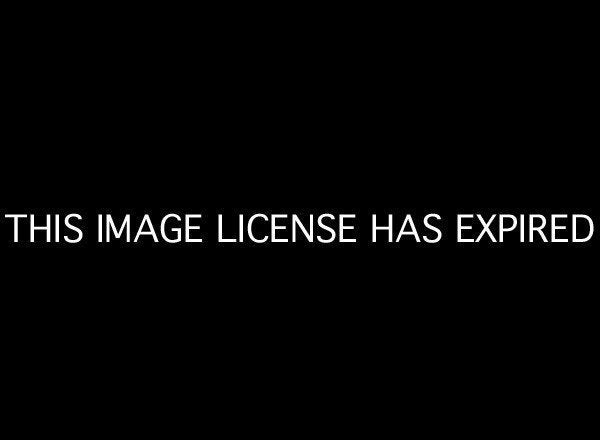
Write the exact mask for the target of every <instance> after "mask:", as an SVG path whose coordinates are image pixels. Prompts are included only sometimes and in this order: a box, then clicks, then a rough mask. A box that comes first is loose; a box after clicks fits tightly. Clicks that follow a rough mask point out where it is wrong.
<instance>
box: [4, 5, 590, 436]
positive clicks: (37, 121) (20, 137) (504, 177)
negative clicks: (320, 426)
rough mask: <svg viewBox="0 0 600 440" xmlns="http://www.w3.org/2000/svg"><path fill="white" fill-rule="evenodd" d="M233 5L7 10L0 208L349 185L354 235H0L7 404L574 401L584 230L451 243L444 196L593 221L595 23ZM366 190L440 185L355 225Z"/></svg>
mask: <svg viewBox="0 0 600 440" xmlns="http://www.w3.org/2000/svg"><path fill="white" fill-rule="evenodd" d="M52 12H57V11H52ZM153 12H157V11H153ZM163 12H164V11H163ZM247 12H248V14H247V13H246V12H240V11H239V10H237V9H236V11H233V10H232V11H228V12H227V13H225V14H224V15H223V14H221V15H216V14H215V13H214V12H212V11H211V12H207V11H204V12H195V13H193V14H190V15H188V14H186V13H184V12H183V11H180V12H177V13H175V15H173V16H171V15H170V14H169V15H167V14H166V13H165V15H164V16H163V14H162V12H161V14H159V15H160V18H156V16H155V15H152V17H150V16H147V15H146V13H145V12H144V13H141V12H140V11H137V12H136V13H133V14H127V15H126V14H125V13H124V12H122V13H119V14H114V16H112V15H111V16H110V17H107V18H102V19H100V18H99V17H100V15H97V14H100V12H97V13H96V12H95V13H94V14H92V15H85V19H83V18H82V16H78V18H77V19H75V18H74V19H66V22H65V23H63V22H62V21H57V20H50V19H48V16H46V17H45V16H44V14H43V13H41V14H40V16H36V17H35V19H34V18H33V15H36V14H34V13H33V12H32V11H30V12H28V14H26V15H25V16H23V17H24V19H25V20H24V21H19V23H18V24H16V25H15V26H14V29H10V30H8V31H7V39H6V44H5V52H4V55H3V66H4V67H3V70H4V72H3V73H4V74H5V79H4V80H3V85H4V87H3V96H4V99H3V110H4V111H3V124H2V125H3V133H4V136H3V137H4V142H3V156H4V158H3V160H2V173H1V176H2V177H1V179H2V201H1V202H2V205H1V206H2V213H3V214H4V213H5V212H31V213H42V212H43V213H67V212H79V213H83V214H86V215H87V216H89V215H92V214H94V213H96V212H105V211H107V210H110V211H113V212H124V211H131V212H151V213H153V214H155V215H158V214H160V213H163V212H169V211H175V212H179V213H186V212H190V213H202V214H204V215H205V216H206V217H208V218H210V217H211V216H214V215H215V214H216V213H217V212H222V211H229V212H237V211H239V210H243V211H246V212H252V211H256V212H288V213H292V212H294V213H319V212H325V211H328V212H334V213H335V212H356V213H359V215H361V243H360V244H359V245H348V246H342V245H338V246H331V247H326V248H323V247H321V248H317V247H291V246H285V245H283V246H275V245H273V246H268V247H262V248H252V247H244V248H234V249H232V248H227V249H225V248H218V247H216V246H214V245H210V244H207V245H206V246H199V247H175V248H164V247H158V248H154V247H152V246H138V247H129V248H128V247H126V246H124V247H117V248H115V247H111V248H102V247H98V246H95V245H94V244H93V243H88V244H83V245H81V246H76V247H63V246H54V247H53V246H39V247H35V248H31V247H27V246H23V247H20V246H10V245H9V243H8V242H7V240H4V242H3V245H2V254H3V257H5V258H3V263H2V264H3V270H2V273H3V278H4V282H3V284H4V285H5V286H6V287H5V288H3V289H2V291H3V295H2V301H3V303H4V304H3V307H2V311H3V314H4V315H5V319H3V324H4V327H5V331H4V338H3V339H4V341H5V347H6V348H5V355H6V356H5V358H6V362H5V365H7V366H8V367H9V370H10V373H9V374H8V375H7V376H6V382H7V384H8V385H9V386H10V388H11V389H13V388H14V389H15V393H14V394H11V396H14V397H11V404H10V408H11V412H12V413H13V414H15V415H20V416H23V414H31V410H32V409H34V408H35V409H38V410H40V411H39V412H40V413H41V414H45V415H46V417H47V418H45V419H44V420H47V421H46V422H44V423H49V424H52V425H57V426H63V423H67V424H71V423H73V420H74V419H77V420H78V421H83V422H88V423H86V425H87V426H88V427H89V426H99V427H107V426H109V425H112V422H113V421H123V420H128V421H131V420H133V421H134V425H136V426H138V427H148V426H150V427H152V428H153V429H158V426H157V425H160V426H163V427H165V428H166V429H167V430H168V431H171V430H174V429H176V428H180V427H181V426H183V425H184V424H183V422H184V421H191V422H192V423H193V424H201V426H198V427H200V428H202V427H203V426H204V425H203V423H205V420H207V419H208V420H210V421H212V422H213V423H214V422H216V423H217V424H218V425H219V426H221V427H222V429H225V430H230V429H239V428H242V429H251V428H255V427H256V428H261V429H266V428H269V429H273V428H274V427H275V426H276V425H278V424H279V423H281V422H283V423H282V424H283V426H284V427H285V428H286V429H287V430H286V431H282V432H288V431H290V430H291V431H295V430H298V429H306V430H308V432H314V431H313V430H312V429H313V428H312V427H313V426H315V422H317V423H318V422H323V421H328V422H330V423H329V426H330V428H329V429H331V430H332V431H331V432H337V430H340V429H344V428H350V429H357V430H358V429H359V428H363V429H365V430H366V431H365V432H372V431H373V430H375V429H383V428H384V427H386V426H387V425H388V424H389V423H391V424H392V426H395V427H396V428H399V427H400V428H401V427H403V426H407V427H408V425H404V424H403V423H405V422H401V421H402V420H407V419H408V420H410V421H412V422H413V423H416V424H418V425H420V426H421V427H422V428H423V429H426V430H431V429H440V428H441V429H455V428H460V429H465V428H467V427H469V428H471V429H473V428H474V427H475V425H477V424H478V423H481V422H483V425H484V426H485V427H486V428H487V429H488V430H490V429H491V430H497V429H507V430H509V432H512V431H510V430H511V429H512V428H511V427H512V426H514V423H515V422H522V421H525V420H528V421H532V420H533V421H534V423H532V424H531V426H532V428H533V429H540V427H548V426H551V427H553V428H556V429H557V428H558V426H557V425H559V424H560V425H561V426H563V427H566V428H568V429H573V424H572V423H573V419H572V418H571V416H572V415H573V414H576V415H577V417H578V418H579V420H580V421H581V420H583V419H584V418H585V417H586V414H588V411H589V409H586V408H587V405H586V403H585V402H586V396H589V395H590V394H591V393H592V390H593V389H595V388H594V385H593V381H592V375H591V372H592V371H593V369H594V366H595V365H596V364H595V363H594V362H592V359H593V356H592V355H593V348H594V347H593V341H594V339H595V338H596V336H597V327H598V326H597V322H596V320H595V314H596V310H597V304H596V301H595V299H594V297H593V295H594V293H595V290H597V289H596V287H595V284H594V283H593V281H595V279H594V269H595V266H596V262H597V253H596V247H597V238H595V239H594V242H593V243H590V244H587V245H560V244H559V245H552V246H544V245H541V246H522V245H521V246H518V245H515V244H508V245H506V246H486V245H482V246H460V245H458V244H456V243H455V242H454V241H455V240H454V238H455V236H454V225H453V218H454V216H455V215H456V214H457V213H460V212H477V213H487V214H490V213H512V214H518V213H530V212H531V213H545V214H549V213H585V214H588V215H592V216H593V217H594V218H595V220H596V221H597V212H598V211H597V208H596V207H595V205H596V203H595V200H596V199H595V195H594V193H593V188H594V187H595V186H596V184H595V180H596V179H595V178H594V177H595V174H594V161H593V159H592V154H593V152H592V147H593V146H594V145H596V144H597V135H596V133H595V130H594V128H595V121H596V118H597V108H596V107H595V102H596V101H597V85H596V84H595V82H594V81H593V78H595V77H597V69H596V68H595V66H594V65H593V54H594V52H593V49H594V47H593V46H592V44H591V43H592V40H591V39H589V38H590V36H589V35H588V33H591V32H592V29H591V28H589V27H588V26H587V25H586V24H585V23H584V22H583V21H582V19H581V18H580V17H575V18H569V17H567V16H566V15H565V16H563V17H561V19H560V20H559V21H556V19H553V20H550V19H549V18H543V17H542V16H541V15H540V14H539V13H536V14H532V15H527V17H526V18H524V17H525V13H524V11H521V13H520V14H516V15H514V16H513V15H510V14H509V16H506V15H504V14H500V11H496V12H494V13H487V12H483V11H481V13H480V15H477V13H476V12H475V11H469V14H466V11H445V12H441V11H427V12H425V13H420V14H416V13H414V12H412V11H404V12H397V11H395V12H393V13H392V12H385V11H380V12H376V13H374V14H371V13H369V14H367V13H366V11H353V12H354V14H351V15H347V14H346V13H344V14H338V13H332V14H328V15H327V17H326V18H325V14H324V11H321V13H319V14H308V16H307V15H306V14H303V13H301V11H295V12H293V13H284V12H283V11H281V12H280V13H276V12H275V11H272V10H270V11H269V13H268V14H267V13H266V12H265V11H262V12H261V11H255V10H253V11H247ZM305 12H306V11H305ZM338 12H339V11H338ZM446 12H448V13H449V12H453V13H454V15H446ZM538 12H539V11H538ZM69 13H70V14H73V13H74V12H73V11H70V12H69ZM250 13H253V14H251V15H249V14H250ZM75 14H76V13H75ZM278 14H280V15H278ZM470 14H474V15H470ZM184 16H185V18H184ZM69 17H70V15H69ZM102 17H104V15H102ZM257 17H259V18H260V19H259V18H257ZM517 17H518V18H517ZM63 18H65V16H64V15H63ZM375 212H376V213H380V214H387V213H395V214H405V213H413V214H423V213H428V212H438V213H440V214H441V215H443V217H444V219H445V220H446V221H447V225H448V227H447V228H445V229H444V233H445V238H444V241H443V243H441V244H440V245H438V246H420V247H417V246H413V245H411V244H410V243H407V244H406V245H401V246H394V247H377V248H376V247H374V246H371V245H369V244H368V238H369V234H368V229H367V228H366V225H368V223H364V221H365V220H368V218H369V215H370V214H371V213H375ZM363 229H366V232H365V231H363ZM3 233H5V231H3ZM4 237H6V235H4ZM54 411H56V412H58V413H61V414H63V416H62V417H54V416H52V414H53V412H54ZM36 413H38V412H36ZM40 417H41V416H40ZM173 417H174V418H173ZM40 420H41V419H40ZM92 423H93V424H92ZM578 425H579V423H578ZM48 426H50V425H48ZM133 429H139V428H135V427H134V428H133Z"/></svg>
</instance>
